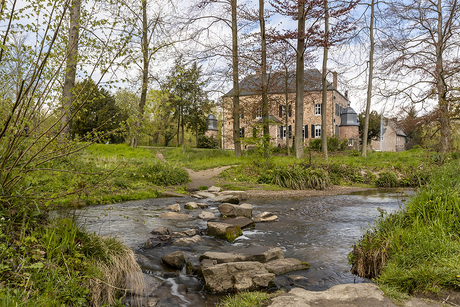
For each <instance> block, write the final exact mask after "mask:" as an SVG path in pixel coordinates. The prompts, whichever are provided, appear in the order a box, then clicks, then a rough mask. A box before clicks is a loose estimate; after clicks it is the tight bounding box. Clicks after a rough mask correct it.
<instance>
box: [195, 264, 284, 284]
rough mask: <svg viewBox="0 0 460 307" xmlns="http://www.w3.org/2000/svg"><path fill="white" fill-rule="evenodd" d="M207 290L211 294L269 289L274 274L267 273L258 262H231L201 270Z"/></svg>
mask: <svg viewBox="0 0 460 307" xmlns="http://www.w3.org/2000/svg"><path fill="white" fill-rule="evenodd" d="M201 272H202V274H203V278H204V280H205V282H206V287H207V288H208V290H210V291H213V292H227V291H242V290H247V289H257V288H261V287H269V286H270V285H271V284H272V283H273V281H274V280H275V274H273V273H269V272H268V271H267V270H266V269H265V267H264V265H263V264H262V263H260V262H255V261H249V262H232V263H221V264H216V265H209V266H204V267H202V268H201Z"/></svg>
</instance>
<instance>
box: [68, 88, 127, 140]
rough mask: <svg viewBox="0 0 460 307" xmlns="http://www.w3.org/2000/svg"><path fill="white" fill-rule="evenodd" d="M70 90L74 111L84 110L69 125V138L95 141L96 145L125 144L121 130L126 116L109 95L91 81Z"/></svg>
mask: <svg viewBox="0 0 460 307" xmlns="http://www.w3.org/2000/svg"><path fill="white" fill-rule="evenodd" d="M73 90H74V92H75V94H76V95H77V97H78V100H77V101H76V102H75V103H74V104H75V107H78V106H80V105H82V104H83V107H82V108H81V109H79V110H78V111H77V114H76V115H75V117H74V119H73V121H72V126H71V133H72V137H73V138H82V137H83V138H85V139H86V140H89V139H92V138H93V137H97V138H98V139H97V142H99V143H105V142H109V143H122V142H124V135H123V134H122V133H121V132H122V131H121V129H122V127H123V123H124V122H125V121H126V120H127V119H128V115H127V113H126V112H125V111H123V110H122V109H121V108H119V107H118V106H117V104H116V103H115V98H114V97H113V96H112V95H111V94H110V92H108V91H107V90H106V89H104V88H100V87H98V86H97V85H96V84H94V82H93V80H91V79H89V80H87V81H83V82H80V83H77V84H76V85H75V88H74V89H73Z"/></svg>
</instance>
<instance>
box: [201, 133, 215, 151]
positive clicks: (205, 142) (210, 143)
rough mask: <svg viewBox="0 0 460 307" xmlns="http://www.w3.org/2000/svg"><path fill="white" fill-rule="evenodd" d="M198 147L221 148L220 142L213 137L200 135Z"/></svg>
mask: <svg viewBox="0 0 460 307" xmlns="http://www.w3.org/2000/svg"><path fill="white" fill-rule="evenodd" d="M196 147H197V148H210V149H216V148H219V140H218V139H215V138H214V137H213V136H212V135H211V136H209V137H208V136H205V135H200V136H199V137H198V142H197V143H196Z"/></svg>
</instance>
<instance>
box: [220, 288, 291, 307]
mask: <svg viewBox="0 0 460 307" xmlns="http://www.w3.org/2000/svg"><path fill="white" fill-rule="evenodd" d="M281 293H283V292H276V293H265V292H260V291H254V292H250V291H244V292H240V293H238V294H235V295H228V296H226V297H224V298H223V299H222V301H221V302H220V303H219V304H217V307H263V306H268V305H269V303H270V301H271V299H272V298H274V297H276V296H278V295H280V294H281Z"/></svg>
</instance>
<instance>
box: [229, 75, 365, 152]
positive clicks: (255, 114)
mask: <svg viewBox="0 0 460 307" xmlns="http://www.w3.org/2000/svg"><path fill="white" fill-rule="evenodd" d="M260 79H261V78H260V75H252V76H248V77H246V78H245V79H244V80H243V81H241V82H240V112H239V113H240V128H241V129H240V136H241V137H242V138H245V137H246V138H247V137H253V136H254V137H255V136H261V135H262V123H263V121H262V96H261V80H260ZM321 80H322V75H321V72H320V71H319V70H318V69H308V70H305V82H304V114H303V132H302V135H301V137H302V140H303V141H304V143H306V144H308V142H309V141H310V140H312V139H314V138H321V134H322V131H321V112H322V107H321V103H322V82H321ZM286 88H287V91H286ZM286 92H287V93H286ZM232 96H233V89H232V90H230V91H229V92H228V93H227V94H225V95H224V96H223V122H222V140H223V144H222V147H223V148H224V149H234V144H233V114H232V105H233V99H232ZM286 97H287V101H288V104H287V107H286ZM268 100H269V101H268V105H269V119H270V120H269V122H270V124H269V130H270V136H271V140H272V142H273V144H274V145H275V146H278V147H285V146H286V145H289V146H292V143H293V137H294V131H295V128H294V127H295V73H290V74H288V76H287V78H286V75H285V74H284V73H272V74H269V75H268ZM347 110H348V111H349V112H348V111H347ZM327 112H328V113H329V114H327V125H326V132H327V135H328V136H334V135H337V136H339V138H345V137H346V138H347V139H348V140H349V144H350V145H351V146H352V147H356V146H358V143H359V142H358V138H359V132H358V123H357V122H356V112H354V111H353V109H351V108H350V107H349V101H348V98H347V96H346V95H344V94H342V93H341V92H339V91H338V90H337V74H336V73H334V81H333V83H330V82H328V89H327ZM345 114H348V115H347V116H348V117H350V118H351V117H353V116H354V118H355V119H354V123H353V120H351V119H350V120H347V119H346V118H345V120H342V117H343V116H344V115H345ZM286 117H287V124H286ZM345 117H346V116H345ZM342 121H345V122H344V125H341V123H342ZM243 143H244V142H243Z"/></svg>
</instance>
